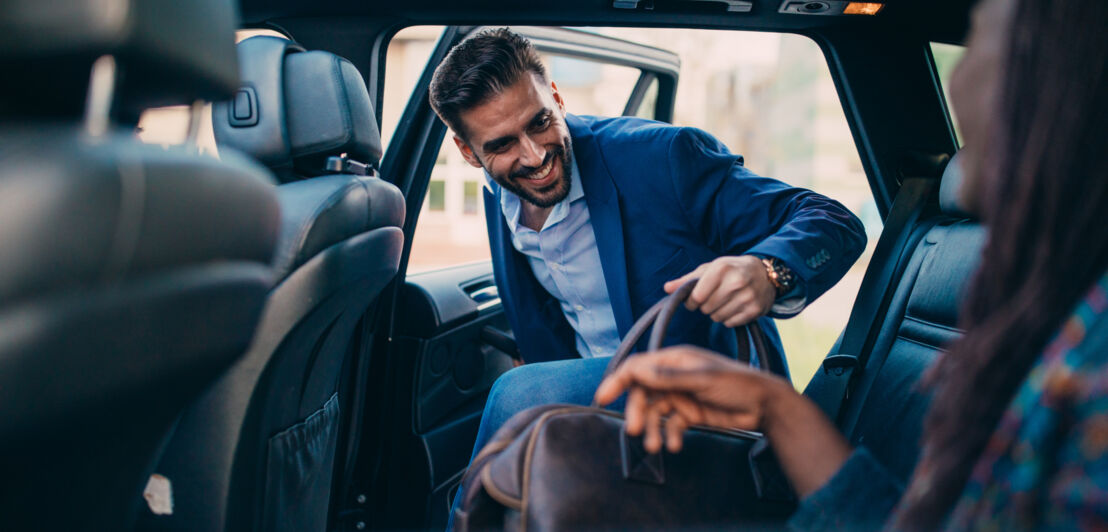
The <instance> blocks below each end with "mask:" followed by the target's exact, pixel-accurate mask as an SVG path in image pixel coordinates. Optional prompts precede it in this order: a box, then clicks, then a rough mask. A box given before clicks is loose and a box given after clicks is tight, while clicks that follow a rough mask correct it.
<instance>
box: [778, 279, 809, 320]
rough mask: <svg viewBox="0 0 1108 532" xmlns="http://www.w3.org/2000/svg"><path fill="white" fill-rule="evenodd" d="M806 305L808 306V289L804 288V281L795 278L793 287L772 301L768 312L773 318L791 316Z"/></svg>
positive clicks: (798, 312)
mask: <svg viewBox="0 0 1108 532" xmlns="http://www.w3.org/2000/svg"><path fill="white" fill-rule="evenodd" d="M806 306H808V291H807V290H805V289H804V281H803V280H801V279H800V278H797V280H796V284H795V285H793V289H792V290H789V291H788V292H787V293H785V294H782V295H781V297H779V298H777V300H776V301H774V302H773V306H771V307H769V313H770V316H772V317H774V318H791V317H793V316H796V315H797V314H800V311H802V310H804V307H806Z"/></svg>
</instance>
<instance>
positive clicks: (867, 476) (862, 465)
mask: <svg viewBox="0 0 1108 532" xmlns="http://www.w3.org/2000/svg"><path fill="white" fill-rule="evenodd" d="M903 493H904V486H903V485H902V484H901V483H900V481H899V480H897V479H896V477H894V476H893V475H892V474H891V473H889V472H888V470H887V469H885V466H883V465H881V463H880V462H878V461H877V459H876V458H874V457H873V455H872V454H870V452H869V451H868V450H866V448H865V447H858V448H857V449H855V450H854V452H853V453H851V455H850V457H849V458H848V459H847V460H846V462H845V463H843V466H842V468H840V469H839V471H838V472H837V473H835V475H834V476H833V477H831V480H829V481H827V484H824V485H823V487H821V488H820V489H818V490H816V491H814V492H812V493H811V494H809V495H808V496H807V497H805V498H804V499H802V500H801V501H800V505H799V506H798V507H797V510H796V513H794V514H793V516H792V517H791V518H789V521H788V528H789V530H809V531H819V530H880V529H881V528H883V526H884V524H885V521H887V520H888V519H889V516H890V515H891V514H892V510H893V508H894V507H895V506H896V503H897V502H898V501H900V496H901V495H902V494H903Z"/></svg>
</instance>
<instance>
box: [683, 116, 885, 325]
mask: <svg viewBox="0 0 1108 532" xmlns="http://www.w3.org/2000/svg"><path fill="white" fill-rule="evenodd" d="M668 154H669V170H670V172H669V173H670V178H671V179H672V181H673V187H674V191H675V195H676V197H677V199H678V201H679V202H680V204H681V208H682V209H683V210H684V212H685V215H686V217H687V218H688V222H689V223H690V224H691V225H692V226H693V227H694V228H695V229H696V230H697V231H698V232H699V233H700V234H701V235H702V237H703V238H705V240H706V243H707V244H708V246H709V247H710V248H711V249H712V250H713V251H715V252H717V253H719V254H721V255H743V254H751V255H759V256H771V257H777V258H778V259H781V260H782V261H784V262H785V264H786V265H788V267H789V268H790V269H792V270H793V272H795V273H796V274H797V275H798V276H799V277H800V279H801V281H802V285H803V287H804V294H803V297H804V298H805V300H806V301H807V302H809V303H810V302H811V301H814V300H815V299H816V298H817V297H819V296H820V295H821V294H823V293H824V292H825V291H827V289H828V288H831V286H833V285H834V284H835V283H836V282H838V281H839V279H840V278H842V276H843V274H845V273H846V271H847V270H848V269H850V266H851V265H852V264H854V261H855V260H857V259H858V257H859V256H860V255H861V253H862V250H863V249H864V248H865V245H866V236H865V231H864V229H863V227H862V223H861V222H860V221H859V220H858V218H857V217H855V216H854V215H853V214H852V213H851V212H850V211H849V210H847V209H846V207H843V206H842V204H840V203H838V202H836V201H834V200H831V199H829V198H827V197H825V196H821V195H819V194H816V193H815V192H812V191H810V190H806V189H802V188H797V187H791V186H789V185H786V184H785V183H782V182H780V181H777V180H775V179H769V178H766V177H761V176H758V175H756V174H754V173H753V172H751V171H749V170H747V169H746V168H745V167H744V166H743V161H742V157H740V156H737V155H735V154H732V153H731V152H730V151H728V150H727V148H726V147H725V146H724V145H723V144H722V143H720V142H719V141H718V140H716V138H715V137H713V136H711V135H709V134H708V133H706V132H704V131H701V130H699V129H695V128H682V129H680V130H678V131H677V132H676V133H675V134H674V135H673V137H672V139H671V140H670V146H669V151H668ZM799 310H800V309H797V312H799ZM779 317H780V316H779Z"/></svg>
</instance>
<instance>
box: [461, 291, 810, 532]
mask: <svg viewBox="0 0 1108 532" xmlns="http://www.w3.org/2000/svg"><path fill="white" fill-rule="evenodd" d="M694 284H695V281H693V282H690V283H688V284H686V285H685V286H683V287H681V288H680V289H679V290H678V291H677V292H675V293H674V294H673V295H671V296H668V297H666V298H664V299H662V300H661V301H659V302H658V303H657V304H656V305H654V307H652V308H651V309H650V310H649V311H647V313H646V314H645V315H644V316H643V317H642V318H640V319H639V321H638V322H636V323H635V326H634V327H632V329H631V331H630V332H629V333H628V335H627V337H626V338H624V340H623V342H622V343H621V344H620V348H619V350H618V351H617V353H616V355H615V356H613V357H612V361H611V363H610V364H609V365H608V368H607V371H606V372H605V375H607V374H610V373H611V372H612V371H613V370H615V368H616V367H618V366H619V364H620V363H621V362H623V360H625V359H626V358H627V356H628V355H629V354H630V352H631V350H632V349H633V347H634V345H635V344H636V343H637V342H638V340H639V338H641V337H642V335H643V334H644V333H645V332H646V331H647V330H648V329H650V328H651V326H652V325H653V331H652V333H651V337H650V342H649V344H648V345H649V350H651V351H653V350H655V349H658V348H659V346H661V345H662V339H663V337H664V335H665V329H666V326H667V325H668V323H669V320H670V318H671V317H672V316H673V313H674V312H676V310H677V308H678V307H679V306H681V304H682V303H683V302H684V300H685V298H686V297H688V294H689V292H690V291H691V290H692V287H693V285H694ZM736 332H737V333H738V334H739V342H738V344H739V346H740V349H739V358H740V360H744V359H745V361H749V360H750V354H751V351H753V352H754V354H755V356H758V357H759V359H758V363H759V366H760V367H761V368H763V369H766V370H774V369H779V368H783V362H782V361H781V360H779V359H778V360H774V359H773V357H772V356H770V355H768V353H769V351H768V350H767V349H766V342H765V337H764V336H763V334H764V333H762V330H761V328H760V327H758V326H757V325H751V326H748V327H742V328H738V329H736ZM776 356H778V357H779V356H780V355H776ZM779 371H780V370H779ZM683 447H684V448H683V449H682V450H681V452H680V453H678V454H669V453H666V452H664V451H663V452H661V453H658V454H649V453H647V452H646V451H645V450H644V449H643V447H642V442H641V438H636V437H630V436H627V434H626V433H625V432H624V430H623V417H622V416H621V415H620V414H618V413H615V412H611V411H607V410H602V409H599V408H594V407H583V406H575V405H544V406H538V407H535V408H531V409H529V410H526V411H524V412H520V413H519V414H517V415H515V416H513V417H512V418H511V419H510V420H508V422H507V423H506V424H505V425H504V426H503V427H501V429H500V430H499V431H497V433H496V434H495V435H494V436H493V438H492V439H491V440H490V441H489V443H488V445H486V446H485V447H484V449H482V450H481V452H480V453H479V454H478V455H477V457H476V458H475V459H474V460H473V463H472V464H471V465H470V468H469V470H468V471H467V472H466V474H465V476H464V478H463V480H462V486H461V490H462V491H463V496H462V503H461V506H460V507H459V509H458V511H457V513H456V514H455V516H454V526H455V529H456V530H460V531H466V532H468V531H477V530H604V529H643V528H663V529H674V528H680V529H689V528H710V529H718V528H733V527H738V526H740V525H741V526H746V527H748V526H750V525H758V524H761V525H769V526H774V525H776V524H780V523H781V522H783V520H784V518H785V517H787V516H788V515H789V514H790V513H791V512H792V510H793V509H794V508H795V498H794V496H793V492H792V490H791V488H789V486H788V484H787V482H786V481H785V480H784V476H783V475H782V474H781V473H780V470H779V469H778V468H777V467H776V462H775V460H774V459H773V456H772V453H771V452H769V450H768V446H767V445H766V442H765V440H764V439H763V438H762V436H761V434H759V433H757V432H750V431H742V430H718V429H711V428H700V427H697V428H692V429H690V430H688V431H687V433H686V435H685V438H684V446H683Z"/></svg>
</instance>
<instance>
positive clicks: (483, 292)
mask: <svg viewBox="0 0 1108 532" xmlns="http://www.w3.org/2000/svg"><path fill="white" fill-rule="evenodd" d="M469 298H470V299H472V300H473V301H474V302H475V303H477V310H478V311H481V310H485V309H487V308H489V307H494V306H496V305H499V304H500V292H499V291H498V290H497V289H496V285H489V286H486V287H484V288H480V289H477V290H474V291H472V292H469Z"/></svg>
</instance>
